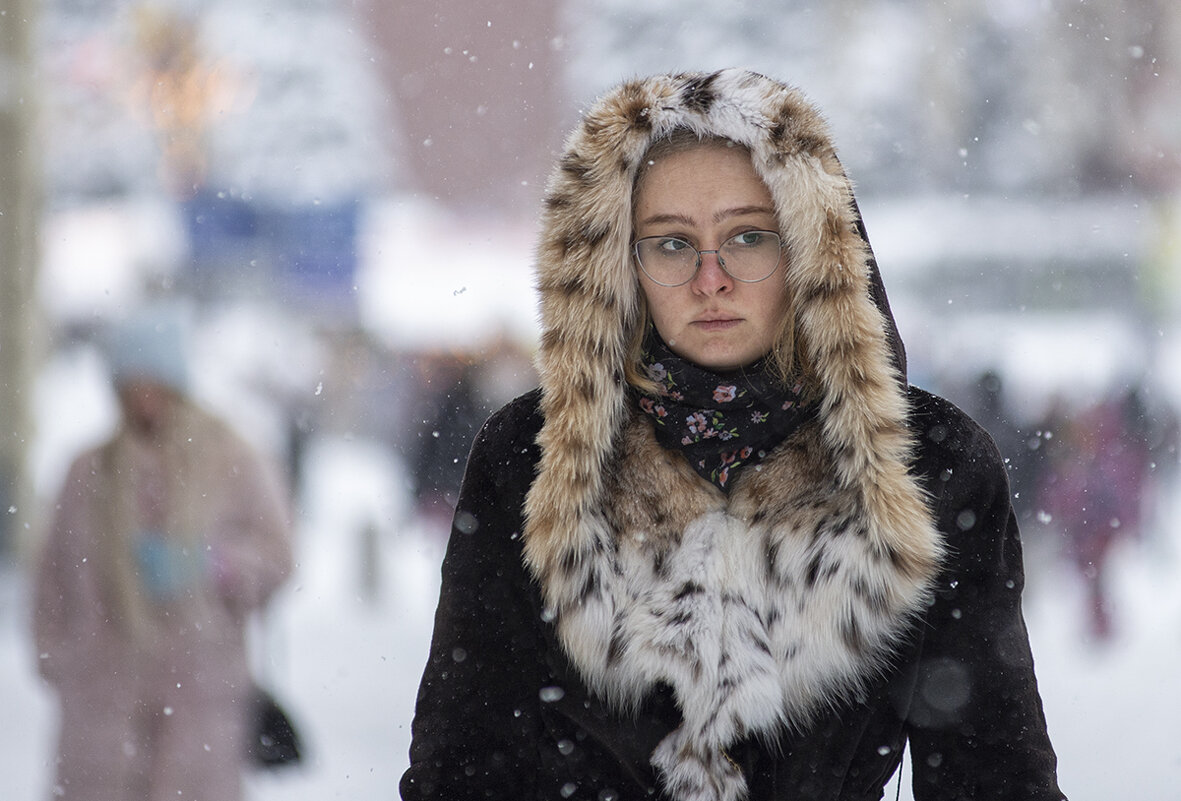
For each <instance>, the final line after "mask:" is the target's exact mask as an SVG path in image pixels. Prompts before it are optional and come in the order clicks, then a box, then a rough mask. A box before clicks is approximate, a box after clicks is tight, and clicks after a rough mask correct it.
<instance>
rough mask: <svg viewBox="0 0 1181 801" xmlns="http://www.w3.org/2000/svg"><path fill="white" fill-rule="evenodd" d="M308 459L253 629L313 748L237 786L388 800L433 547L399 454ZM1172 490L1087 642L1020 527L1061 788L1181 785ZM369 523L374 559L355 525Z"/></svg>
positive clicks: (0, 640) (349, 451) (1088, 798)
mask: <svg viewBox="0 0 1181 801" xmlns="http://www.w3.org/2000/svg"><path fill="white" fill-rule="evenodd" d="M308 464H309V487H310V488H311V491H310V492H309V493H307V495H306V500H305V506H304V509H303V511H302V514H301V521H302V522H301V530H300V554H299V571H298V574H297V576H296V577H295V579H294V580H293V581H292V582H291V584H290V586H289V587H288V588H287V589H286V590H285V591H284V592H283V594H282V596H281V597H280V598H279V599H278V601H277V603H276V606H275V608H274V609H273V610H272V612H271V614H270V615H269V617H268V619H267V621H266V622H265V625H263V626H262V627H261V630H260V631H259V632H258V634H259V635H260V636H258V637H257V638H256V645H257V646H258V648H257V649H256V650H258V651H260V653H261V655H262V657H261V658H260V659H259V660H258V661H259V665H260V667H259V673H260V674H261V675H262V676H263V677H264V679H265V680H266V681H267V682H268V683H269V684H270V685H271V686H273V687H274V688H275V689H276V690H277V692H278V694H279V696H280V698H281V699H282V700H284V701H286V702H287V703H288V704H289V705H290V707H291V711H292V713H293V715H294V717H295V718H296V720H297V722H298V723H299V724H300V725H301V727H302V729H303V733H304V735H305V738H306V741H307V742H306V745H307V752H308V762H307V764H306V765H305V766H303V767H301V768H297V769H295V770H293V771H290V772H286V773H280V774H274V775H270V774H262V775H260V774H252V775H251V777H250V779H249V781H248V789H249V795H248V797H249V799H250V801H272V800H274V801H278V799H284V801H324V799H333V798H348V799H377V798H396V797H397V789H396V785H397V780H398V777H399V776H400V775H401V773H402V771H403V770H404V768H405V766H406V762H407V758H406V749H407V746H408V744H409V724H410V718H411V714H412V709H413V698H414V693H415V689H416V686H417V683H418V679H419V675H420V673H421V670H422V666H423V664H424V662H425V658H426V648H427V643H428V641H429V636H430V626H431V615H432V612H433V608H434V604H435V600H436V596H437V592H438V566H439V560H440V559H441V556H442V549H443V543H442V540H441V538H440V537H439V536H438V533H437V532H430V531H428V530H425V529H424V528H422V527H421V526H419V525H417V524H416V523H414V522H413V521H412V520H410V519H409V518H408V517H407V515H406V508H407V507H406V505H405V502H404V500H403V498H402V496H401V495H400V494H399V493H400V491H399V490H398V489H397V487H399V486H401V483H400V477H399V473H398V469H399V468H398V465H397V463H396V461H395V460H393V459H391V458H390V456H389V455H388V453H386V452H384V451H383V450H382V449H380V448H378V447H376V446H374V445H372V444H370V443H366V442H360V441H349V440H338V441H332V440H325V441H319V442H317V443H316V444H315V445H314V446H313V447H312V448H311V450H310V453H309V462H308ZM1174 497H1175V495H1174ZM1170 503H1171V508H1170V509H1168V510H1167V511H1166V515H1167V516H1166V519H1167V520H1168V521H1169V524H1170V526H1171V527H1172V530H1170V531H1168V532H1167V533H1166V534H1164V535H1160V536H1157V537H1153V538H1149V539H1148V540H1147V541H1146V542H1144V543H1142V544H1129V546H1128V547H1126V548H1125V549H1124V550H1122V551H1121V552H1120V553H1119V554H1118V556H1117V558H1116V571H1115V576H1116V581H1115V587H1114V590H1115V598H1116V602H1117V626H1118V633H1117V635H1116V639H1115V640H1114V641H1113V642H1111V643H1110V644H1108V645H1107V646H1102V647H1101V646H1097V645H1095V644H1094V643H1088V642H1087V641H1086V640H1085V639H1084V638H1083V636H1082V632H1083V630H1084V621H1083V619H1082V617H1081V614H1080V610H1081V608H1082V602H1081V593H1080V588H1079V586H1078V584H1077V580H1076V579H1075V577H1074V576H1073V575H1072V574H1071V573H1070V572H1068V571H1067V570H1066V569H1064V568H1062V567H1060V566H1058V565H1057V564H1056V563H1055V562H1053V561H1052V560H1050V559H1049V558H1048V550H1049V549H1048V547H1047V545H1046V543H1044V542H1039V541H1034V540H1032V538H1033V537H1034V536H1035V535H1034V534H1030V538H1031V541H1030V542H1028V544H1027V549H1028V561H1029V568H1030V586H1029V589H1028V591H1027V595H1026V613H1027V618H1028V622H1029V627H1030V632H1031V637H1032V641H1033V648H1034V654H1035V657H1036V659H1037V665H1038V676H1039V680H1040V684H1041V688H1042V694H1043V697H1044V701H1045V707H1046V715H1047V717H1048V719H1049V722H1050V731H1051V735H1052V736H1053V739H1054V742H1055V744H1056V746H1057V749H1058V752H1059V758H1060V772H1061V782H1062V786H1063V788H1064V789H1065V790H1066V792H1067V793H1068V794H1069V796H1070V798H1071V799H1073V801H1106V800H1107V799H1110V798H1121V797H1134V798H1152V799H1165V798H1176V797H1177V787H1181V748H1178V745H1177V743H1179V742H1181V694H1178V693H1177V692H1176V689H1175V676H1176V673H1177V667H1178V665H1181V581H1178V577H1179V576H1178V574H1179V572H1181V564H1179V561H1178V559H1179V555H1181V526H1178V525H1177V523H1176V520H1177V514H1176V513H1177V511H1178V507H1181V503H1178V502H1177V501H1176V500H1171V501H1170ZM368 523H373V524H375V525H376V527H377V532H378V534H377V537H376V543H377V551H376V553H377V554H378V558H377V559H371V558H370V557H369V556H367V554H369V553H373V551H372V550H371V548H370V547H369V546H366V545H365V539H364V537H363V535H362V533H361V532H363V531H364V529H365V528H366V525H367V524H368ZM374 566H376V569H375V570H374V569H372V568H373V567H374ZM374 576H376V579H375V578H374ZM367 587H376V590H375V591H373V592H368V591H367V590H366V588H367ZM0 592H2V595H0V709H3V710H4V713H5V720H6V721H8V722H9V725H7V726H4V727H3V728H2V729H0V798H2V799H4V801H34V799H44V798H48V782H49V775H50V763H51V760H52V758H53V747H52V739H53V727H54V710H53V706H52V701H51V698H50V696H49V695H48V694H47V692H46V690H45V689H44V688H43V686H42V685H41V684H40V683H39V682H38V680H37V679H36V677H35V676H34V674H33V664H34V655H33V654H32V653H31V649H30V646H29V642H28V638H27V633H26V626H25V620H26V618H27V605H26V603H27V584H26V577H25V575H24V574H23V573H22V572H21V571H20V570H17V569H15V568H11V567H10V568H9V569H7V570H6V571H5V572H4V573H3V574H2V575H0ZM893 793H894V785H891V786H890V788H888V792H887V794H888V795H893ZM902 797H903V798H909V788H908V787H905V786H904V787H903V788H902Z"/></svg>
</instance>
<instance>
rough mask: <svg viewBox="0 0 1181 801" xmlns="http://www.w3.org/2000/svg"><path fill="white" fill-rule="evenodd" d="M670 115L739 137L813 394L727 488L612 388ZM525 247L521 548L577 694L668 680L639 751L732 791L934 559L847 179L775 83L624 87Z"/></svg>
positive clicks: (713, 789) (871, 664)
mask: <svg viewBox="0 0 1181 801" xmlns="http://www.w3.org/2000/svg"><path fill="white" fill-rule="evenodd" d="M677 127H689V128H691V129H693V130H695V131H697V132H698V133H700V134H710V135H720V136H722V137H726V138H729V139H731V140H733V141H735V142H738V143H740V144H743V145H745V146H747V147H748V148H749V149H750V151H751V154H752V159H753V162H754V166H755V169H756V171H757V172H758V174H759V175H760V176H761V177H762V179H763V181H764V182H765V183H766V185H767V187H768V188H769V190H770V192H771V195H772V198H773V199H774V202H775V205H776V210H777V214H778V219H779V225H780V228H781V232H782V234H783V237H784V240H785V243H786V246H787V248H788V250H789V252H790V254H791V262H790V268H789V270H788V271H787V277H786V279H785V280H786V281H787V284H788V289H789V293H790V296H791V297H792V299H793V304H794V310H795V314H796V317H797V332H798V333H797V336H798V337H799V338H800V341H801V342H802V343H803V346H804V347H805V348H806V349H807V353H808V355H809V358H810V362H811V364H812V365H814V369H815V374H816V378H817V381H818V384H819V386H818V387H817V403H818V414H817V418H816V420H815V422H814V423H813V424H811V425H810V426H808V427H807V429H808V430H807V431H805V432H802V433H801V434H800V435H799V436H798V437H793V439H792V440H791V441H790V442H791V443H792V444H793V448H792V449H791V450H792V452H791V453H782V452H777V453H776V454H775V455H773V456H772V458H771V459H769V460H768V462H767V463H765V464H766V466H765V469H764V468H759V470H758V472H757V473H755V474H753V475H751V476H750V477H749V478H748V477H747V476H746V475H745V474H740V478H739V480H738V481H737V482H736V483H735V486H734V488H733V490H732V492H731V495H730V496H729V497H728V498H727V497H723V496H722V495H721V493H719V492H717V491H716V490H713V489H712V488H710V487H708V486H706V485H705V482H704V481H702V480H700V479H699V478H697V477H696V476H693V475H692V471H691V470H690V469H689V468H688V465H687V464H678V463H677V461H676V460H675V459H673V458H671V456H670V455H668V454H664V453H663V452H662V451H661V450H660V449H659V447H658V446H656V445H655V443H654V441H652V440H651V436H650V431H648V436H647V438H646V437H645V428H644V425H642V424H637V422H636V420H635V419H634V417H633V411H632V410H631V409H630V407H629V402H628V394H629V392H628V388H627V385H626V383H625V380H624V360H625V358H626V353H627V348H628V343H629V342H630V341H631V339H632V337H633V335H634V334H635V329H636V327H637V326H638V325H639V324H640V322H639V321H640V316H641V315H640V309H641V291H642V290H641V288H640V286H639V281H638V278H637V276H636V271H635V268H634V267H633V265H632V261H631V255H630V245H631V238H632V205H631V198H632V184H633V182H634V178H635V175H636V172H637V169H638V168H639V165H640V161H641V159H642V158H643V156H644V154H645V152H646V151H647V149H648V147H649V145H651V144H652V143H653V142H654V141H656V140H658V139H660V138H661V137H663V136H665V135H667V134H668V133H669V132H670V131H672V130H673V129H674V128H677ZM537 258H538V266H537V279H538V287H539V292H540V295H541V316H542V329H543V333H542V341H541V347H540V351H539V355H538V370H539V375H540V383H541V390H542V400H541V408H542V412H543V414H544V423H543V426H542V429H541V433H540V434H539V437H538V443H539V445H540V448H541V459H540V463H539V467H538V474H537V477H536V479H535V481H534V483H533V485H532V487H531V489H530V492H529V495H528V499H527V502H526V508H525V512H526V524H525V531H524V542H525V558H526V561H527V563H528V565H529V568H530V570H531V571H532V573H533V575H534V577H535V578H536V579H537V580H538V582H539V584H540V586H541V588H542V593H543V597H544V600H545V603H546V606H547V609H548V610H549V612H550V613H552V615H553V616H554V622H555V625H556V626H557V631H558V636H559V639H560V641H561V643H562V646H563V648H564V649H565V651H566V653H567V655H568V656H569V658H570V659H571V661H572V663H573V664H574V665H575V666H576V667H577V668H578V670H579V671H580V672H581V674H582V675H583V676H584V678H585V679H586V680H587V682H588V684H589V685H590V686H591V687H592V688H594V689H596V690H597V691H599V692H602V693H603V694H604V695H606V696H608V697H609V698H612V699H614V700H615V701H616V702H617V703H618V704H621V705H627V704H634V703H636V702H638V700H639V699H640V698H641V697H642V695H643V693H644V692H645V691H646V690H647V689H649V688H650V687H651V686H652V684H654V683H656V682H666V683H669V684H670V685H671V686H672V687H673V689H674V691H675V693H676V695H677V698H678V701H679V702H680V705H681V709H682V712H683V714H684V716H685V722H684V725H683V726H682V727H681V728H680V729H678V730H677V731H676V732H674V733H673V734H672V735H670V736H669V738H667V739H666V740H665V742H663V743H662V744H661V747H660V748H659V749H658V750H657V752H656V753H655V754H654V755H653V763H654V764H655V765H656V766H657V768H658V769H659V772H660V773H661V776H662V779H663V781H664V784H665V787H666V789H667V790H668V791H669V792H670V794H672V795H673V797H675V798H679V799H694V800H696V799H722V798H725V799H737V798H741V797H743V795H744V794H745V783H744V781H743V779H742V776H741V773H740V772H739V771H738V770H737V768H736V767H735V766H734V765H732V764H731V763H730V762H729V760H728V759H726V758H725V751H724V749H725V748H726V746H727V745H729V744H730V743H732V742H734V741H735V740H736V739H738V738H739V737H742V736H746V735H749V734H752V733H757V734H763V735H766V736H774V735H775V734H776V733H777V732H779V731H781V730H782V729H783V728H784V727H787V728H798V727H801V726H804V725H806V724H807V723H808V722H809V721H810V720H811V718H812V716H813V715H814V714H815V713H816V712H817V711H818V710H820V709H821V708H824V707H828V706H832V705H833V704H836V703H838V702H840V701H842V700H845V699H847V698H849V697H850V696H851V695H852V694H853V693H855V692H856V691H857V690H859V689H860V688H861V687H863V686H864V684H865V682H866V681H868V680H869V679H870V678H872V677H873V676H875V675H877V674H878V673H880V671H881V670H882V669H883V668H884V666H885V665H886V664H887V662H888V660H889V657H890V654H891V653H892V651H893V650H894V649H895V648H896V647H897V645H898V642H899V640H900V638H902V637H903V636H904V634H905V631H906V630H907V627H908V626H909V625H910V624H911V621H912V619H913V618H914V616H916V615H917V614H919V613H920V611H921V610H922V608H923V607H924V605H925V604H926V603H927V602H928V600H929V597H930V589H931V582H932V580H933V576H934V574H935V572H936V570H937V568H938V565H939V562H940V559H941V544H940V542H941V541H940V538H939V535H938V533H937V532H936V530H935V526H934V523H933V521H932V518H931V513H930V511H929V509H928V507H927V504H926V498H925V496H924V495H923V493H922V491H921V489H920V487H919V486H918V484H917V483H916V480H915V478H914V477H913V476H911V475H910V473H909V470H908V466H909V464H910V459H911V449H912V441H911V435H910V432H909V431H908V429H907V426H906V421H905V418H906V401H905V393H906V390H905V377H904V375H903V370H904V358H903V354H902V350H901V346H900V344H899V343H898V342H897V335H896V331H895V328H894V323H893V320H892V318H891V316H890V313H889V307H888V305H887V304H886V302H885V295H884V293H883V292H882V291H881V287H880V281H879V278H878V276H877V270H876V265H875V263H874V260H873V256H872V254H871V252H870V249H869V245H868V242H867V241H866V239H865V237H864V233H863V227H862V225H861V220H860V216H859V213H858V211H857V207H856V203H855V200H854V197H853V191H852V187H851V185H850V182H849V180H848V179H847V177H846V176H845V174H844V171H843V169H842V167H841V165H840V163H839V161H838V160H837V157H836V153H835V149H834V147H833V144H832V141H831V138H830V136H829V133H828V130H827V127H826V124H825V123H824V121H823V119H822V118H821V116H820V114H819V113H818V112H817V111H816V110H815V109H814V108H813V107H812V106H811V105H810V104H809V103H808V102H807V101H806V100H805V99H804V97H803V96H802V95H801V94H800V93H799V92H798V91H796V90H794V89H792V88H789V87H787V86H784V85H782V84H780V83H777V82H775V81H772V80H771V79H768V78H766V77H764V76H761V75H757V74H754V73H750V72H745V71H738V70H726V71H722V72H717V73H711V74H699V73H693V74H679V75H669V76H658V77H653V78H649V79H645V80H639V81H633V82H630V83H626V84H624V85H622V86H620V87H618V88H617V89H616V90H614V91H613V92H611V93H610V94H608V95H606V96H605V97H603V98H602V99H600V100H599V101H598V102H597V103H596V104H595V105H594V106H593V107H592V108H591V109H590V110H589V111H588V112H587V113H586V115H585V117H584V118H583V121H582V123H581V125H580V126H579V127H578V129H576V130H575V132H574V133H573V134H572V135H571V137H570V139H569V140H568V142H567V145H566V149H565V153H564V154H563V156H562V157H561V160H560V162H559V164H558V167H557V169H556V170H555V172H554V175H553V177H552V178H551V181H550V184H549V188H548V193H547V197H546V204H545V214H544V218H543V229H542V235H541V241H540V245H539V248H538V255H537ZM780 451H783V449H782V448H781V449H780ZM801 454H802V455H801ZM801 459H803V460H804V462H806V464H807V465H808V468H807V469H806V470H805V469H804V468H802V467H800V466H799V465H800V463H801V462H800V460H801ZM682 462H683V460H682ZM753 469H754V468H751V469H750V470H753ZM637 472H638V473H640V474H642V475H636V473H637ZM665 507H667V508H665ZM661 509H664V511H663V512H661V513H659V514H658V512H659V511H660V510H661ZM735 664H738V665H739V667H738V668H735Z"/></svg>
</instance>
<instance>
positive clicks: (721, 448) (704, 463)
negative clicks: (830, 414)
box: [639, 333, 814, 492]
mask: <svg viewBox="0 0 1181 801" xmlns="http://www.w3.org/2000/svg"><path fill="white" fill-rule="evenodd" d="M642 363H643V367H644V370H645V372H646V373H647V375H648V377H649V378H651V379H652V380H653V381H655V382H656V383H657V384H659V385H660V388H661V389H660V393H659V394H658V395H648V394H641V395H640V397H639V405H640V409H641V410H642V411H643V412H644V413H645V414H647V415H648V416H649V417H651V418H652V419H653V421H655V429H656V440H657V442H659V443H660V444H661V446H663V447H665V448H667V449H669V450H679V451H681V452H682V453H684V454H685V458H686V459H688V460H689V464H690V465H692V466H693V469H694V470H696V471H697V472H698V473H699V474H700V475H701V476H702V477H703V478H705V479H706V480H708V481H710V482H712V483H713V484H714V485H716V486H717V487H719V488H720V489H721V490H722V491H723V492H728V491H729V485H730V483H731V479H732V478H733V476H734V473H735V471H736V470H737V469H738V468H739V467H743V466H745V465H748V464H757V463H758V462H760V461H762V460H763V458H764V457H766V456H767V454H768V453H770V452H771V451H772V450H774V448H775V446H776V445H778V444H779V443H780V442H782V441H783V440H784V439H785V438H786V437H787V435H788V434H790V433H791V432H792V431H794V430H795V429H796V428H797V427H799V425H800V424H801V423H803V422H805V421H806V420H807V419H808V418H809V417H810V416H811V414H812V412H813V411H814V410H813V409H812V408H811V407H807V406H803V405H801V391H802V389H803V386H802V384H800V383H798V382H797V383H793V385H792V386H791V387H790V388H786V387H784V385H783V383H782V382H781V381H780V380H779V379H778V378H777V377H776V376H775V375H773V374H772V373H771V372H770V371H768V370H767V369H766V364H765V362H764V361H762V360H760V361H758V362H756V363H755V364H753V365H751V366H749V367H747V368H744V369H741V370H735V371H733V372H727V373H714V372H711V371H709V370H706V369H705V368H702V367H699V366H697V365H695V364H693V363H692V362H690V361H689V360H687V359H682V358H681V357H680V356H677V355H676V354H674V353H673V352H672V351H671V350H669V348H668V346H667V345H666V344H665V343H664V342H663V341H662V340H661V339H660V337H659V336H656V335H655V333H653V334H652V335H651V336H649V337H648V339H647V341H646V342H645V344H644V351H643V357H642Z"/></svg>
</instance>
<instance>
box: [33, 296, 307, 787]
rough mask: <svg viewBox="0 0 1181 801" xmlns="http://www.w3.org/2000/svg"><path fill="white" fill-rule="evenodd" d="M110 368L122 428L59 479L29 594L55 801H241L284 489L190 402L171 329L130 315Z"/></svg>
mask: <svg viewBox="0 0 1181 801" xmlns="http://www.w3.org/2000/svg"><path fill="white" fill-rule="evenodd" d="M110 357H111V362H112V372H113V379H114V384H115V388H116V392H117V395H118V398H119V404H120V408H121V411H122V423H121V425H120V427H119V428H118V430H117V431H116V433H115V434H114V435H113V437H112V438H111V439H110V440H109V441H107V442H105V443H104V444H102V445H100V446H98V447H97V448H94V449H92V450H89V451H88V452H86V453H83V454H82V455H80V456H79V457H78V458H77V459H76V461H75V462H74V463H73V465H72V467H71V468H70V470H69V472H68V475H67V477H66V480H65V483H64V486H63V488H62V490H61V495H60V498H59V500H58V502H57V504H56V506H55V510H54V516H53V521H52V525H51V528H50V530H49V532H48V536H47V540H46V542H45V544H44V550H43V552H42V554H41V557H40V561H39V564H38V568H37V572H36V575H35V581H34V599H33V600H34V604H33V609H34V612H33V616H34V620H33V629H34V636H35V639H36V647H37V659H38V670H39V672H40V674H41V675H42V676H43V677H44V678H45V680H46V681H47V682H48V683H49V684H50V685H51V686H52V687H53V689H54V690H56V693H57V696H58V699H59V701H60V708H61V719H60V724H61V729H60V741H59V745H58V756H57V764H56V768H57V775H56V779H55V782H54V787H53V791H52V792H53V796H54V797H55V798H62V799H68V801H90V800H91V799H93V801H163V799H170V801H171V800H174V799H185V801H237V799H239V798H241V787H240V784H241V774H242V769H243V765H244V764H245V760H244V757H245V754H246V750H247V731H248V729H247V723H248V715H249V710H250V699H251V688H252V682H251V677H250V672H249V668H248V664H247V652H246V642H245V640H246V637H245V627H246V624H247V620H248V618H249V616H250V615H251V613H253V612H256V611H258V610H260V609H261V608H262V607H263V606H264V605H265V604H266V602H267V601H268V599H269V598H270V597H271V595H272V594H273V593H274V592H275V590H276V589H277V588H278V587H279V586H280V585H281V583H282V582H283V581H284V579H285V578H286V577H287V575H288V573H289V572H290V570H291V567H292V553H291V538H290V520H289V506H288V502H287V498H286V493H285V490H284V488H283V487H282V485H281V483H280V481H279V479H278V475H277V474H276V473H275V472H274V471H273V470H272V469H271V467H270V465H268V464H265V463H264V462H263V461H262V460H261V459H260V457H259V456H258V455H257V454H256V453H255V452H254V451H253V450H252V449H251V448H250V447H248V446H247V444H246V443H245V442H244V441H243V440H242V439H241V438H240V437H239V436H237V435H236V434H234V433H233V432H232V431H231V430H230V428H229V427H228V426H227V425H226V424H224V423H223V422H221V421H220V420H218V419H216V418H215V417H213V416H212V415H211V414H209V413H207V412H205V411H203V410H202V409H200V408H199V407H198V406H197V405H196V404H195V403H194V402H193V401H191V400H190V399H189V398H188V396H187V392H186V390H187V372H186V363H185V359H184V348H183V338H182V328H181V326H180V325H179V323H178V321H177V320H176V318H174V317H173V316H171V315H169V314H164V313H154V314H153V313H146V314H144V315H143V316H141V317H139V318H136V319H133V320H131V321H130V322H128V323H127V324H125V325H124V326H122V327H121V328H120V329H119V330H118V331H117V333H116V335H115V336H114V337H113V344H112V347H111V349H110Z"/></svg>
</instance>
